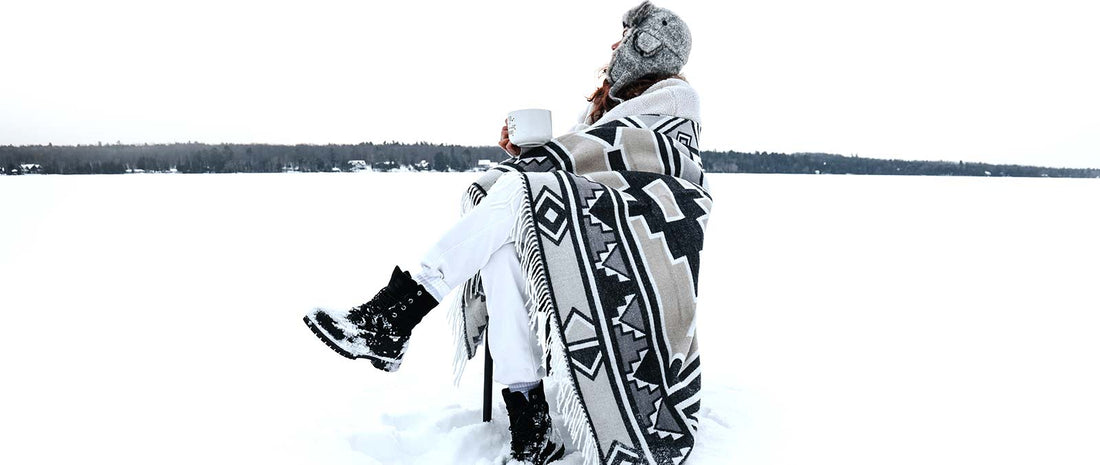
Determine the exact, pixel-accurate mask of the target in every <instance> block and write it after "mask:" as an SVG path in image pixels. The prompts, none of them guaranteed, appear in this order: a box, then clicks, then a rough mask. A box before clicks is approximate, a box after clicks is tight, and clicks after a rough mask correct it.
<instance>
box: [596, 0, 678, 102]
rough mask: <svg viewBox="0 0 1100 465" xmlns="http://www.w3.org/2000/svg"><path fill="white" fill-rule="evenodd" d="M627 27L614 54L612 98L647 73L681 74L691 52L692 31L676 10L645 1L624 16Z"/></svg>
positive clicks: (610, 70)
mask: <svg viewBox="0 0 1100 465" xmlns="http://www.w3.org/2000/svg"><path fill="white" fill-rule="evenodd" d="M623 27H624V28H626V29H627V33H626V36H625V37H623V41H622V43H620V44H619V48H617V49H615V53H613V54H612V55H611V63H610V64H609V65H608V67H607V80H608V82H610V83H611V92H610V94H611V98H612V99H613V100H615V101H616V102H621V101H622V100H623V99H622V98H620V97H618V96H616V93H618V92H619V91H620V90H622V88H623V87H625V86H626V85H628V84H630V83H632V82H634V81H635V80H637V79H638V78H641V77H642V76H645V75H647V74H678V73H679V72H680V70H681V69H683V67H684V64H685V63H687V59H688V54H689V53H691V32H690V31H688V27H687V24H684V21H683V20H682V19H680V17H679V16H676V14H675V13H673V12H671V11H668V10H666V9H664V8H657V7H655V6H653V4H651V3H649V0H646V1H644V2H642V4H641V5H638V6H636V7H634V8H631V9H630V11H627V12H626V14H624V15H623Z"/></svg>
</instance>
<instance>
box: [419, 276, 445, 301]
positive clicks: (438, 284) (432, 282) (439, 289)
mask: <svg viewBox="0 0 1100 465" xmlns="http://www.w3.org/2000/svg"><path fill="white" fill-rule="evenodd" d="M413 280H415V281H416V282H418V283H420V285H421V286H424V289H427V290H428V293H429V294H431V295H432V297H435V301H436V302H443V297H445V296H446V295H447V294H450V293H451V288H450V286H447V282H446V281H444V280H443V277H442V276H440V275H439V272H437V271H435V270H432V269H429V268H424V269H423V270H421V271H420V273H417V274H416V275H415V276H413Z"/></svg>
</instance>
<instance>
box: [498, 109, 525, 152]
mask: <svg viewBox="0 0 1100 465" xmlns="http://www.w3.org/2000/svg"><path fill="white" fill-rule="evenodd" d="M497 145H499V146H500V148H502V149H504V151H505V152H508V155H511V156H513V157H518V156H519V151H520V148H519V146H517V145H515V144H513V143H512V141H511V140H510V139H509V138H508V118H505V119H504V126H503V127H501V128H500V142H497Z"/></svg>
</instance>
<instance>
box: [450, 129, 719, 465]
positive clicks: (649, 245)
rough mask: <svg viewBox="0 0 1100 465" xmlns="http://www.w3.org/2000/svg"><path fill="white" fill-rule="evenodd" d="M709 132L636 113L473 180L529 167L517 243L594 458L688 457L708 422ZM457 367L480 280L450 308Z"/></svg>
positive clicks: (575, 434)
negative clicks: (698, 323) (703, 295)
mask: <svg viewBox="0 0 1100 465" xmlns="http://www.w3.org/2000/svg"><path fill="white" fill-rule="evenodd" d="M698 138H699V128H698V125H697V124H696V123H695V122H694V121H691V120H688V119H684V118H677V117H671V116H660V115H638V116H630V117H625V118H620V119H617V120H614V121H610V122H608V123H605V124H601V125H599V126H595V127H591V128H588V129H586V130H583V131H578V132H572V133H569V134H566V135H564V136H561V137H559V138H556V139H554V140H552V141H550V142H549V143H547V144H545V145H543V146H541V147H538V148H537V149H533V150H528V151H526V152H525V153H524V154H523V155H522V156H521V157H517V158H512V159H509V160H507V161H505V162H503V163H501V164H500V165H498V166H496V167H495V168H493V169H491V170H490V171H488V172H487V173H486V174H485V175H484V176H482V177H481V178H480V179H478V180H477V182H475V183H474V184H472V185H471V186H470V187H469V189H468V190H467V192H466V193H465V196H464V198H463V210H464V212H465V211H469V209H472V208H473V207H474V206H475V205H477V204H478V203H479V202H480V201H481V199H482V198H484V197H485V195H486V192H487V191H488V190H489V187H490V186H491V185H492V184H493V183H494V182H495V181H496V180H497V179H498V178H499V177H500V176H501V175H502V174H504V173H507V172H520V173H524V175H523V178H524V179H525V183H524V184H525V188H526V202H525V205H524V208H523V213H522V214H521V220H520V221H519V222H518V223H517V224H516V226H515V228H516V229H515V231H514V232H515V237H516V250H517V253H518V254H519V259H520V263H521V264H522V266H523V270H524V272H525V273H526V278H527V279H526V281H527V291H528V295H530V296H532V302H531V308H530V309H529V310H530V315H531V321H532V327H533V328H538V330H541V331H540V332H541V334H540V340H541V341H542V342H543V347H544V350H546V354H547V356H548V357H547V358H548V360H549V377H548V384H549V385H550V386H551V389H554V388H555V387H556V388H557V391H558V407H559V409H560V411H561V413H562V414H563V415H564V417H565V423H566V425H567V427H568V429H569V433H570V435H571V437H572V439H573V441H574V443H575V444H576V445H577V447H578V448H579V449H580V450H581V451H582V452H583V454H584V457H585V462H586V463H600V464H606V465H610V464H679V463H681V462H682V461H683V460H684V459H685V458H687V456H688V455H689V454H690V453H691V450H692V448H693V447H694V445H695V433H696V431H697V430H698V427H699V425H698V420H697V418H696V415H697V414H698V412H699V406H700V398H699V387H700V366H699V352H698V345H697V343H696V338H695V302H696V296H697V295H698V283H699V256H700V252H701V251H702V249H703V232H704V230H705V229H706V224H707V218H708V216H709V212H710V209H711V196H710V193H709V192H707V190H706V189H705V188H704V187H703V186H705V185H706V183H705V182H704V180H703V176H704V171H703V168H702V162H701V159H700V157H699V149H698V145H697V144H698ZM451 316H452V322H453V323H454V325H455V329H456V340H457V342H458V344H459V347H460V349H459V353H458V355H457V358H456V365H457V366H458V369H459V372H461V367H462V366H463V365H464V364H465V361H466V360H468V359H470V358H472V357H473V356H474V352H475V350H476V348H477V346H478V345H479V344H480V343H481V342H482V340H483V335H484V331H485V328H486V325H487V320H488V317H487V313H486V308H485V296H484V291H483V290H482V288H481V282H480V276H475V277H474V278H473V279H471V280H469V281H468V282H467V283H466V284H465V286H464V287H463V292H462V295H461V296H460V298H458V299H456V301H455V307H454V308H453V309H452V313H451Z"/></svg>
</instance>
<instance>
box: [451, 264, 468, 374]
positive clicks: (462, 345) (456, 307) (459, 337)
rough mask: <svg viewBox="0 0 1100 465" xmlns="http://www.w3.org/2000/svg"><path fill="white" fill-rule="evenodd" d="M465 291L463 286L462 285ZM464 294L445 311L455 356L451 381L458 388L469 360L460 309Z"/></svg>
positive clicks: (464, 326)
mask: <svg viewBox="0 0 1100 465" xmlns="http://www.w3.org/2000/svg"><path fill="white" fill-rule="evenodd" d="M463 290H465V284H464V285H463ZM465 295H466V293H465V292H463V293H462V295H459V296H456V297H455V299H454V301H453V302H452V304H451V308H450V309H449V310H448V311H447V322H448V323H449V324H450V325H451V335H452V336H453V338H454V345H455V356H454V360H452V361H451V374H452V376H453V377H454V378H453V379H452V380H451V381H452V382H453V383H454V385H455V386H458V383H459V381H461V380H462V373H463V372H465V371H466V362H467V361H468V360H469V359H470V349H469V347H468V346H467V345H466V319H465V317H464V316H463V315H464V314H465V312H464V311H463V309H462V306H463V299H464V298H465Z"/></svg>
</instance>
